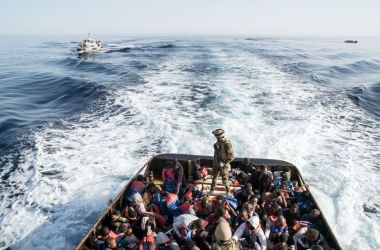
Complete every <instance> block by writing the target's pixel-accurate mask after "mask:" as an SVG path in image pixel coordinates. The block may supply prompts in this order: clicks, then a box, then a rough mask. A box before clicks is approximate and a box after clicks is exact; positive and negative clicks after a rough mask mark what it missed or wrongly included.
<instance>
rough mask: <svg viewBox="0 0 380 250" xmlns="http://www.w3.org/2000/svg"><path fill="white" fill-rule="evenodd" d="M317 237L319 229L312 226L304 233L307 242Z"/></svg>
mask: <svg viewBox="0 0 380 250" xmlns="http://www.w3.org/2000/svg"><path fill="white" fill-rule="evenodd" d="M318 238H319V231H318V230H317V229H314V228H308V229H307V231H306V233H305V239H306V241H308V242H315V241H316V240H317V239H318Z"/></svg>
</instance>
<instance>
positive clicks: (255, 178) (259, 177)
mask: <svg viewBox="0 0 380 250" xmlns="http://www.w3.org/2000/svg"><path fill="white" fill-rule="evenodd" d="M251 183H252V187H253V190H254V191H255V192H256V191H257V192H258V194H259V195H261V194H262V193H265V192H270V191H271V189H272V175H271V174H270V173H269V171H268V167H267V166H266V165H261V166H260V167H259V171H257V172H254V173H253V174H252V176H251Z"/></svg>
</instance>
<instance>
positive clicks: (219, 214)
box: [215, 206, 226, 218]
mask: <svg viewBox="0 0 380 250" xmlns="http://www.w3.org/2000/svg"><path fill="white" fill-rule="evenodd" d="M225 213H226V209H225V208H224V207H222V206H218V207H217V208H216V209H215V216H216V217H218V218H221V217H223V216H224V214H225Z"/></svg>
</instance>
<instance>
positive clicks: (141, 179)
mask: <svg viewBox="0 0 380 250" xmlns="http://www.w3.org/2000/svg"><path fill="white" fill-rule="evenodd" d="M136 181H144V176H143V175H141V174H139V175H138V176H137V177H136Z"/></svg>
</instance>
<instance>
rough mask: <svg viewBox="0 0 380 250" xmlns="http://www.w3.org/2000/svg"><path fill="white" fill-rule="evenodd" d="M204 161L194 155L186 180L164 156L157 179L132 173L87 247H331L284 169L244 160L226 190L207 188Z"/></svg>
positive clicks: (304, 189) (305, 194) (177, 166)
mask: <svg viewBox="0 0 380 250" xmlns="http://www.w3.org/2000/svg"><path fill="white" fill-rule="evenodd" d="M210 167H212V166H201V165H199V162H197V161H194V162H193V166H192V171H191V176H189V177H188V178H187V180H185V171H184V168H183V166H182V164H181V163H180V162H179V161H177V160H168V161H166V162H165V164H164V166H162V176H161V178H157V179H155V178H154V177H153V173H152V172H147V173H146V176H143V175H139V176H137V177H136V178H135V180H134V181H133V182H132V183H131V185H130V187H129V189H128V191H127V193H126V196H125V199H124V200H125V201H126V202H125V203H126V204H125V206H124V207H122V209H121V210H114V211H113V213H112V222H111V223H110V224H109V225H102V226H101V227H99V228H98V229H97V233H96V235H95V236H91V237H89V238H88V239H87V242H86V247H87V249H97V250H115V249H119V250H121V249H123V250H124V249H125V250H139V249H144V250H145V249H159V250H176V249H183V250H187V249H188V250H196V249H202V250H203V249H205V250H208V249H220V250H226V249H231V250H235V249H261V250H265V249H314V250H317V249H330V248H329V246H328V244H327V242H326V240H325V239H324V236H323V234H324V233H326V232H324V231H323V229H324V227H323V223H322V220H321V213H320V211H319V210H318V209H315V206H314V204H313V203H312V201H311V199H310V194H309V192H308V189H307V187H305V186H303V185H300V183H299V182H298V180H296V179H292V172H291V169H285V170H284V171H278V172H274V171H270V169H268V167H267V166H266V165H260V166H254V165H252V164H251V163H250V162H249V160H248V159H247V160H245V161H244V163H242V164H241V165H240V166H238V167H237V168H233V169H232V170H231V171H230V172H229V178H228V179H229V180H228V182H229V186H228V187H229V189H228V190H226V188H225V187H224V186H223V185H218V184H217V183H216V182H215V183H214V182H213V184H212V185H214V187H213V188H212V190H211V191H210V183H209V182H207V181H206V180H207V179H209V178H210V175H211V171H212V170H211V169H210ZM186 173H187V172H186ZM293 176H294V175H293ZM223 183H224V182H223ZM224 184H225V183H224Z"/></svg>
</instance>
